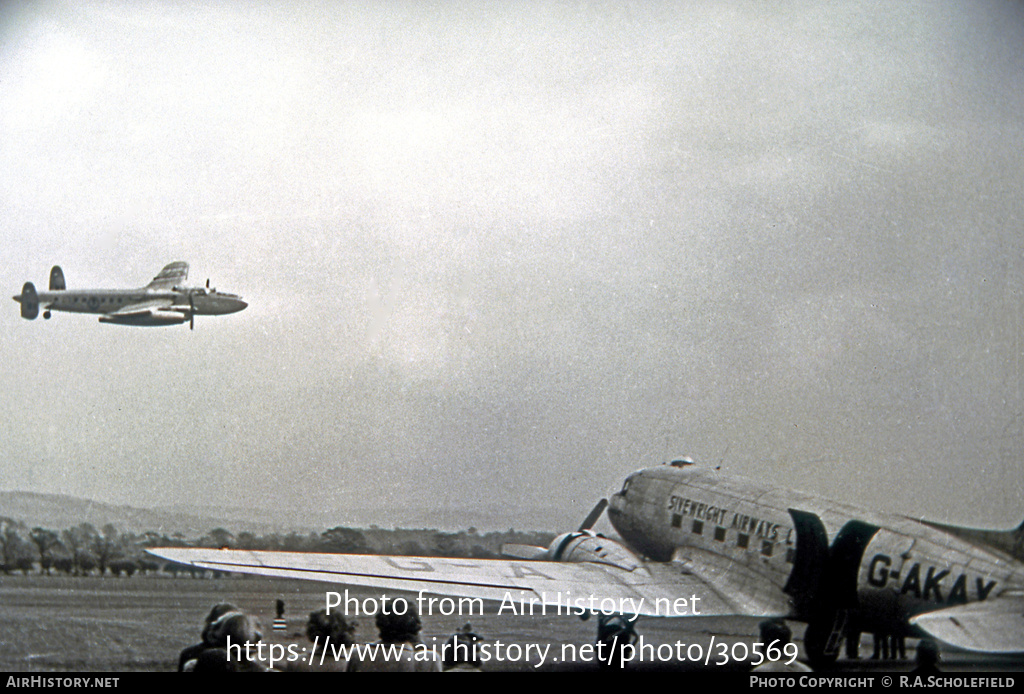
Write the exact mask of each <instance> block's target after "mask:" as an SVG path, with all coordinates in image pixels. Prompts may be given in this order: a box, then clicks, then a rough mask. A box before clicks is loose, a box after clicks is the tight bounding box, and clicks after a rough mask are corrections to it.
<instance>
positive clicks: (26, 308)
mask: <svg viewBox="0 0 1024 694" xmlns="http://www.w3.org/2000/svg"><path fill="white" fill-rule="evenodd" d="M19 301H20V303H21V317H22V318H27V319H28V320H34V319H35V318H36V317H38V316H39V295H38V294H36V286H35V285H34V284H32V283H31V282H26V283H25V286H24V287H22V288H21V296H20V297H19Z"/></svg>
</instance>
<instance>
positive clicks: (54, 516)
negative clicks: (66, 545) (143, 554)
mask: <svg viewBox="0 0 1024 694" xmlns="http://www.w3.org/2000/svg"><path fill="white" fill-rule="evenodd" d="M208 511H209V512H206V513H195V512H186V511H182V510H175V509H140V508H133V507H131V506H115V505H112V504H105V503H102V502H99V501H91V500H89V499H81V498H78V497H74V496H67V495H64V494H40V493H37V492H18V491H15V492H0V516H7V517H8V518H12V519H14V520H18V521H21V522H23V523H25V525H27V526H29V527H30V528H32V527H36V526H41V527H44V528H49V529H51V530H63V529H65V528H70V527H72V526H75V525H78V524H80V523H91V524H92V525H94V526H95V527H97V528H101V527H103V526H104V525H106V524H107V523H112V524H113V525H114V526H115V527H117V529H118V530H120V531H122V532H133V533H142V532H146V531H154V532H158V533H161V534H166V535H173V534H174V533H181V534H182V535H184V536H185V537H199V536H201V535H204V534H205V533H207V532H209V531H210V530H212V529H213V528H217V527H223V528H226V529H227V530H230V531H232V532H235V533H237V532H243V531H244V532H252V533H271V532H291V531H293V530H295V531H300V530H303V529H302V528H298V527H285V526H282V525H279V524H277V523H275V522H273V521H268V520H267V518H268V516H266V515H264V514H259V513H253V512H251V511H250V514H249V515H250V518H248V519H244V518H242V517H241V516H240V514H233V513H223V514H222V513H217V511H216V509H209V510H208ZM253 518H257V519H259V520H253ZM312 529H313V528H305V529H304V530H305V531H306V532H308V531H309V530H312Z"/></svg>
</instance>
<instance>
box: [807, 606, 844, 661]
mask: <svg viewBox="0 0 1024 694" xmlns="http://www.w3.org/2000/svg"><path fill="white" fill-rule="evenodd" d="M843 616H844V617H845V615H843ZM837 617H838V615H836V616H834V617H833V618H832V619H818V620H814V621H812V622H810V623H809V624H808V625H807V630H806V631H805V632H804V651H806V652H807V660H809V661H810V662H811V667H813V668H814V669H815V670H828V669H830V668H831V667H832V666H833V665H835V662H836V659H837V658H838V657H839V646H840V642H841V640H842V633H843V632H842V628H841V627H840V628H837V623H838V622H840V621H841V622H842V626H845V623H846V620H845V619H842V620H839V619H837Z"/></svg>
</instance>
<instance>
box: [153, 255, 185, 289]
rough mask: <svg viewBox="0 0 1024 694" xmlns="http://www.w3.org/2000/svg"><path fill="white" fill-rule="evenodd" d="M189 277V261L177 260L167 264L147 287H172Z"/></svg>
mask: <svg viewBox="0 0 1024 694" xmlns="http://www.w3.org/2000/svg"><path fill="white" fill-rule="evenodd" d="M186 279H188V263H186V262H183V261H180V260H179V261H177V262H174V263H170V264H169V265H165V266H164V269H163V270H161V271H160V274H158V275H157V276H156V277H154V278H153V281H152V282H150V283H149V284H148V285H146V288H147V289H171V288H172V287H175V286H176V285H179V284H181V283H182V282H184V281H185V280H186Z"/></svg>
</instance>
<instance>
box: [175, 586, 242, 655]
mask: <svg viewBox="0 0 1024 694" xmlns="http://www.w3.org/2000/svg"><path fill="white" fill-rule="evenodd" d="M237 611H238V608H237V607H235V606H234V605H232V604H231V603H230V602H221V603H217V604H216V605H214V606H213V607H212V608H210V613H209V614H208V615H206V619H204V620H203V630H202V634H201V636H202V639H203V640H202V641H201V642H200V643H197V644H195V645H193V646H189V647H188V648H186V649H184V650H182V652H181V655H179V656H178V672H183V671H184V669H185V663H187V662H188V661H190V660H195V659H196V658H198V657H199V654H200V653H202V652H203V650H205V649H207V648H210V646H211V644H210V643H209V635H210V634H209V632H210V626H211V625H212V624H213V623H214V622H216V621H217V620H218V619H220V618H221V617H222V616H224V615H225V614H227V613H228V612H237Z"/></svg>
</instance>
